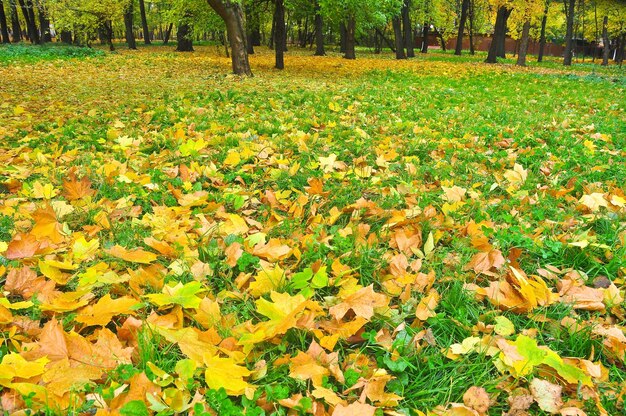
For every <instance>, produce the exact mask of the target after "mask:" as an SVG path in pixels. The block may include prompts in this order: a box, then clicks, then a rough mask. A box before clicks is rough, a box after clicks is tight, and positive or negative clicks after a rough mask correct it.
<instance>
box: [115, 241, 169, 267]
mask: <svg viewBox="0 0 626 416" xmlns="http://www.w3.org/2000/svg"><path fill="white" fill-rule="evenodd" d="M104 252H105V253H107V254H110V255H111V256H113V257H117V258H119V259H122V260H125V261H129V262H131V263H141V264H150V263H152V262H153V261H155V260H156V259H157V255H156V254H154V253H151V252H149V251H146V250H142V249H140V248H136V249H132V250H128V249H126V248H124V247H122V246H120V245H117V244H116V245H114V246H113V247H111V248H110V249H108V250H104Z"/></svg>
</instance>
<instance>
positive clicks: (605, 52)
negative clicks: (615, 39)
mask: <svg viewBox="0 0 626 416" xmlns="http://www.w3.org/2000/svg"><path fill="white" fill-rule="evenodd" d="M602 45H603V48H602V66H607V65H608V64H609V56H610V54H611V48H610V47H609V45H610V40H609V16H604V19H603V20H602Z"/></svg>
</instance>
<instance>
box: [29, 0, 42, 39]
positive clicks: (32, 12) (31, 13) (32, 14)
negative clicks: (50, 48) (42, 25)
mask: <svg viewBox="0 0 626 416" xmlns="http://www.w3.org/2000/svg"><path fill="white" fill-rule="evenodd" d="M26 8H27V10H28V17H29V19H30V22H31V24H32V26H33V28H32V31H33V33H34V35H35V43H36V44H41V37H40V36H39V30H38V29H37V20H36V19H35V5H34V4H33V0H26Z"/></svg>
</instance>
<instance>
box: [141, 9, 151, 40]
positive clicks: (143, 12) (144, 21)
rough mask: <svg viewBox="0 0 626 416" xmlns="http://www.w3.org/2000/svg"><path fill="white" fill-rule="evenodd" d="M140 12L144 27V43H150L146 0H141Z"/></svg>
mask: <svg viewBox="0 0 626 416" xmlns="http://www.w3.org/2000/svg"><path fill="white" fill-rule="evenodd" d="M139 13H140V14H141V28H142V29H143V43H144V44H146V45H150V44H151V43H152V42H151V39H150V28H148V19H147V18H146V4H145V2H144V0H139Z"/></svg>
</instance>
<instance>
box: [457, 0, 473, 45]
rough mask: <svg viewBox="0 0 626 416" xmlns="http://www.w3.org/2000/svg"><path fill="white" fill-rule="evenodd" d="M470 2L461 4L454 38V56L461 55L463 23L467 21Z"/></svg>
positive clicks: (464, 0) (468, 0)
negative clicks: (457, 29)
mask: <svg viewBox="0 0 626 416" xmlns="http://www.w3.org/2000/svg"><path fill="white" fill-rule="evenodd" d="M469 8H470V0H463V3H462V4H461V17H460V19H459V32H458V34H457V37H456V47H455V48H454V54H455V55H459V56H460V55H461V51H462V50H463V32H464V31H465V22H466V21H467V15H468V13H469Z"/></svg>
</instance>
